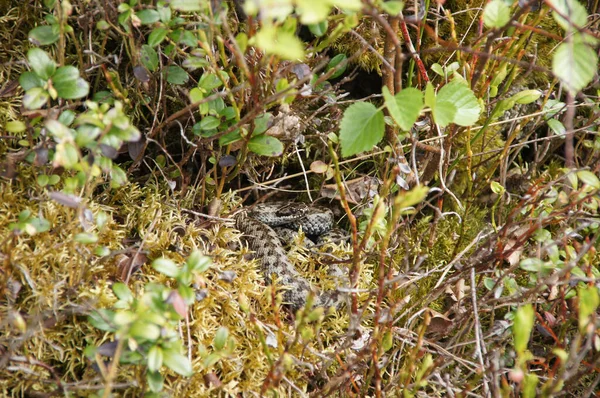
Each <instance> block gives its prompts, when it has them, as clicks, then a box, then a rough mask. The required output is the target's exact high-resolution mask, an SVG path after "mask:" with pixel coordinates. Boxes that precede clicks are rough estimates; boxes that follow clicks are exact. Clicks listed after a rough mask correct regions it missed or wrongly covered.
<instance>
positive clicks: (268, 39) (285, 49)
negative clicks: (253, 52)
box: [252, 26, 304, 61]
mask: <svg viewBox="0 0 600 398" xmlns="http://www.w3.org/2000/svg"><path fill="white" fill-rule="evenodd" d="M252 41H253V42H254V43H255V44H256V45H257V46H258V47H259V48H261V49H262V50H264V51H265V52H266V53H268V54H274V55H277V56H279V57H280V58H282V59H287V60H290V61H300V60H302V59H303V58H304V45H303V44H302V42H301V41H300V39H299V38H298V37H297V36H296V35H294V34H293V33H291V32H286V31H283V30H282V29H277V28H275V27H274V26H265V27H263V28H262V29H261V30H260V31H259V32H258V33H257V34H256V35H255V36H254V37H253V38H252Z"/></svg>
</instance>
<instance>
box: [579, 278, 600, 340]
mask: <svg viewBox="0 0 600 398" xmlns="http://www.w3.org/2000/svg"><path fill="white" fill-rule="evenodd" d="M577 296H579V329H580V330H581V331H582V332H584V328H585V327H586V326H587V325H588V324H589V323H590V322H591V321H592V320H593V319H594V318H593V317H592V314H594V313H595V312H596V309H597V308H598V305H599V304H600V297H598V288H597V287H596V286H585V287H580V288H579V289H578V290H577Z"/></svg>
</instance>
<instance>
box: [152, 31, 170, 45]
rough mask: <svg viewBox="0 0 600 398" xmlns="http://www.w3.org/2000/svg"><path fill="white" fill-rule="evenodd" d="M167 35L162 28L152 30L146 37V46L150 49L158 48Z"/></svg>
mask: <svg viewBox="0 0 600 398" xmlns="http://www.w3.org/2000/svg"><path fill="white" fill-rule="evenodd" d="M167 33H169V31H168V30H167V29H165V28H163V27H160V28H155V29H153V30H152V32H150V35H149V36H148V45H149V46H151V47H156V46H158V45H159V44H160V43H162V41H163V40H164V39H165V37H167Z"/></svg>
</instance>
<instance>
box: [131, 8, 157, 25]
mask: <svg viewBox="0 0 600 398" xmlns="http://www.w3.org/2000/svg"><path fill="white" fill-rule="evenodd" d="M135 15H136V16H137V17H138V18H139V19H140V21H141V22H142V24H143V25H150V24H153V23H154V22H158V20H159V18H160V16H159V15H158V11H156V10H151V9H145V10H141V11H138V12H136V13H135Z"/></svg>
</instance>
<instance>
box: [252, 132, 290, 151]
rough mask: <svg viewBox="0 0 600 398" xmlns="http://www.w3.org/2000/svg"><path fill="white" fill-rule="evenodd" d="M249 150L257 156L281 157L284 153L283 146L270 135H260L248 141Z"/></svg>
mask: <svg viewBox="0 0 600 398" xmlns="http://www.w3.org/2000/svg"><path fill="white" fill-rule="evenodd" d="M248 149H249V150H250V151H252V152H254V153H256V154H257V155H262V156H279V155H281V154H282V153H283V144H282V143H281V141H279V140H278V139H277V138H275V137H271V136H270V135H264V134H262V135H258V136H256V137H252V138H251V139H250V141H248Z"/></svg>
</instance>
